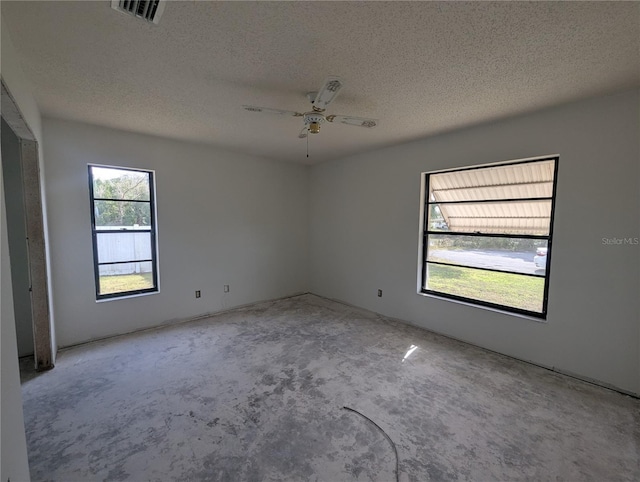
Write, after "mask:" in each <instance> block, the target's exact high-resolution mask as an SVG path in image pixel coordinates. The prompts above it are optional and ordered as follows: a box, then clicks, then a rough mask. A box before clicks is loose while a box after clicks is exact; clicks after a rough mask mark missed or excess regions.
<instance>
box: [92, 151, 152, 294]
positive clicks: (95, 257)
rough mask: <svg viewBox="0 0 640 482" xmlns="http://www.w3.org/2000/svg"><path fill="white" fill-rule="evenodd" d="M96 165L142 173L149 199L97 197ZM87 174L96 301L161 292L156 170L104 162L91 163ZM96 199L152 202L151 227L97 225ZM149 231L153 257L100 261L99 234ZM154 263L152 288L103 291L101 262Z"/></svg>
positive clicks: (103, 167)
mask: <svg viewBox="0 0 640 482" xmlns="http://www.w3.org/2000/svg"><path fill="white" fill-rule="evenodd" d="M94 167H97V168H101V169H115V170H120V171H130V172H142V173H145V174H148V176H149V200H148V201H147V200H140V199H113V198H96V197H95V196H94V190H93V185H94V183H93V170H92V168H94ZM87 168H88V177H89V204H90V208H91V239H92V245H93V271H94V282H95V293H96V301H105V300H113V299H119V298H129V297H132V296H140V295H146V294H153V293H158V292H159V291H160V285H159V282H158V280H159V275H158V244H157V238H158V236H157V222H156V183H155V171H153V170H150V169H139V168H133V167H123V166H108V165H104V164H88V165H87ZM96 201H116V202H142V203H149V213H150V214H149V229H136V230H127V229H99V228H96V215H95V203H96ZM141 232H142V233H149V236H150V249H151V259H134V260H128V261H111V262H103V263H100V261H99V258H98V235H99V234H122V233H131V234H135V233H141ZM149 262H150V263H151V273H152V276H151V277H152V281H153V286H152V287H151V288H144V289H137V290H129V291H118V292H115V293H106V294H101V293H100V266H102V265H114V264H127V263H149Z"/></svg>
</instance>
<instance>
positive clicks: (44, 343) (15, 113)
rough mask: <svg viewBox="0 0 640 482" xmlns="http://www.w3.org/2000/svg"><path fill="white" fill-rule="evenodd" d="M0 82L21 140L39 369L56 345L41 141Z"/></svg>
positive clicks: (50, 360) (49, 363) (5, 108)
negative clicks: (49, 281) (50, 293)
mask: <svg viewBox="0 0 640 482" xmlns="http://www.w3.org/2000/svg"><path fill="white" fill-rule="evenodd" d="M0 83H1V88H2V92H1V106H0V109H1V112H2V117H3V118H4V120H5V122H6V123H7V124H8V125H9V127H11V130H13V132H14V134H15V135H16V136H17V137H18V139H19V141H20V167H21V171H22V184H23V186H22V188H23V196H24V207H25V225H26V233H27V252H28V259H29V263H28V264H29V284H30V294H31V312H32V324H33V345H34V361H35V368H36V370H39V371H41V370H49V369H51V368H53V367H54V361H55V347H54V343H53V327H52V323H51V311H50V303H49V301H50V300H49V286H48V272H47V251H46V237H45V232H44V210H43V207H42V197H43V191H42V187H41V177H40V154H39V149H38V142H37V140H36V137H35V136H34V134H33V131H32V130H31V128H30V127H29V125H28V124H27V123H26V121H25V120H24V117H23V116H22V114H21V112H20V109H19V108H18V106H17V104H16V102H15V100H14V98H13V97H12V96H11V93H10V92H9V89H8V88H7V86H6V85H5V83H4V81H1V82H0ZM3 202H4V200H3Z"/></svg>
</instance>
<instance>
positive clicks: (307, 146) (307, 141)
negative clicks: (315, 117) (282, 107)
mask: <svg viewBox="0 0 640 482" xmlns="http://www.w3.org/2000/svg"><path fill="white" fill-rule="evenodd" d="M307 157H309V133H308V132H307Z"/></svg>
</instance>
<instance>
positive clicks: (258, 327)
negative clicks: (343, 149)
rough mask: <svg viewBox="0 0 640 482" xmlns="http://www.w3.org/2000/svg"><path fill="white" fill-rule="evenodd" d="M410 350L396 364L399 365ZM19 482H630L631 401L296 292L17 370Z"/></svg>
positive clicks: (635, 460) (634, 459)
mask: <svg viewBox="0 0 640 482" xmlns="http://www.w3.org/2000/svg"><path fill="white" fill-rule="evenodd" d="M413 347H417V348H415V350H413V351H412V352H411V353H410V354H409V355H407V353H408V352H410V351H411V349H412V348H413ZM23 397H24V411H25V424H26V432H27V442H28V450H29V462H30V466H31V476H32V480H33V481H45V480H54V481H61V482H71V481H82V482H87V481H94V480H95V481H98V480H118V481H120V480H127V481H170V480H171V481H200V480H207V481H209V480H211V481H217V480H220V481H232V482H239V481H321V480H322V481H336V482H337V481H352V480H358V481H366V480H379V481H395V480H396V473H395V469H396V458H395V454H394V451H393V448H392V446H391V444H390V443H389V441H388V440H387V439H386V438H385V436H384V434H383V433H382V432H381V431H380V430H379V429H378V428H377V427H376V426H374V425H373V424H372V423H371V422H370V421H368V420H366V419H364V418H363V417H361V416H360V415H358V414H357V413H354V412H351V411H349V410H345V409H343V408H342V407H344V406H347V407H351V408H353V409H355V410H358V411H359V412H361V413H362V414H364V415H366V416H367V417H369V418H370V419H371V420H373V421H374V422H375V423H377V424H378V425H379V426H380V428H382V429H383V430H384V431H385V432H386V433H387V434H388V436H389V437H390V438H391V440H392V441H393V442H394V443H395V445H396V447H397V452H398V457H399V461H398V464H399V472H400V473H399V480H404V481H406V480H411V481H427V480H474V481H493V480H554V481H560V480H565V481H578V480H594V481H604V480H638V479H640V465H639V455H638V449H639V447H640V440H639V439H640V437H639V434H640V429H639V417H640V416H639V413H638V411H639V408H640V402H639V401H638V400H637V399H634V398H631V397H628V396H625V395H621V394H619V393H616V392H613V391H610V390H607V389H604V388H599V387H596V386H593V385H590V384H587V383H583V382H580V381H577V380H574V379H571V378H568V377H565V376H562V375H559V374H556V373H553V372H550V371H547V370H544V369H541V368H538V367H535V366H531V365H528V364H525V363H522V362H518V361H516V360H513V359H510V358H507V357H503V356H500V355H497V354H495V353H491V352H488V351H485V350H482V349H479V348H476V347H473V346H470V345H467V344H464V343H460V342H456V341H453V340H450V339H447V338H444V337H441V336H437V335H434V334H432V333H428V332H425V331H423V330H420V329H417V328H415V327H411V326H408V325H404V324H402V323H399V322H396V321H393V320H390V319H387V318H384V317H382V316H379V315H375V314H372V313H370V312H367V311H364V310H359V309H356V308H352V307H348V306H344V305H342V304H338V303H334V302H331V301H327V300H325V299H322V298H319V297H316V296H313V295H303V296H298V297H294V298H289V299H285V300H280V301H274V302H265V303H260V304H257V305H254V306H252V307H249V308H244V309H239V310H235V311H232V312H228V313H224V314H221V315H218V316H214V317H211V318H207V319H203V320H200V321H196V322H191V323H185V324H180V325H174V326H170V327H164V328H159V329H155V330H150V331H146V332H140V333H136V334H133V335H128V336H122V337H117V338H112V339H110V340H104V341H100V342H95V343H91V344H87V345H83V346H79V347H75V348H71V349H68V350H63V351H62V352H61V353H60V354H59V357H58V361H57V366H56V368H55V369H54V370H53V371H50V372H45V373H41V374H37V375H36V374H34V373H27V372H23Z"/></svg>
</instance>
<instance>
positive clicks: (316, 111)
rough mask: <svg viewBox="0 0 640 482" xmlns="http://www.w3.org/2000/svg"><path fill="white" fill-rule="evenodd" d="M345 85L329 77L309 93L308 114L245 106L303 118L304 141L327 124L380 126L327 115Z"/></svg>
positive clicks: (364, 120) (364, 121)
mask: <svg viewBox="0 0 640 482" xmlns="http://www.w3.org/2000/svg"><path fill="white" fill-rule="evenodd" d="M342 86H343V83H342V79H341V78H340V77H336V76H333V75H332V76H329V77H327V79H326V80H325V81H324V84H323V85H322V87H321V88H320V90H319V91H318V92H309V93H308V94H307V99H309V101H310V102H311V110H310V111H308V112H294V111H291V110H281V109H271V108H269V107H256V106H254V105H243V106H242V107H243V108H245V109H246V110H248V111H249V112H266V113H267V114H278V115H284V116H293V117H302V120H303V121H304V127H303V128H302V131H300V134H299V135H298V137H299V138H300V139H304V138H306V137H307V134H309V133H311V134H317V133H318V132H320V126H321V125H322V124H323V123H324V122H325V121H326V122H340V123H342V124H347V125H351V126H358V127H367V128H372V127H375V126H376V125H377V124H378V121H377V119H367V118H364V117H354V116H350V115H334V114H330V115H325V113H324V112H325V110H326V109H327V107H329V104H331V102H332V101H333V100H334V99H335V98H336V96H337V95H338V92H340V89H342Z"/></svg>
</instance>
